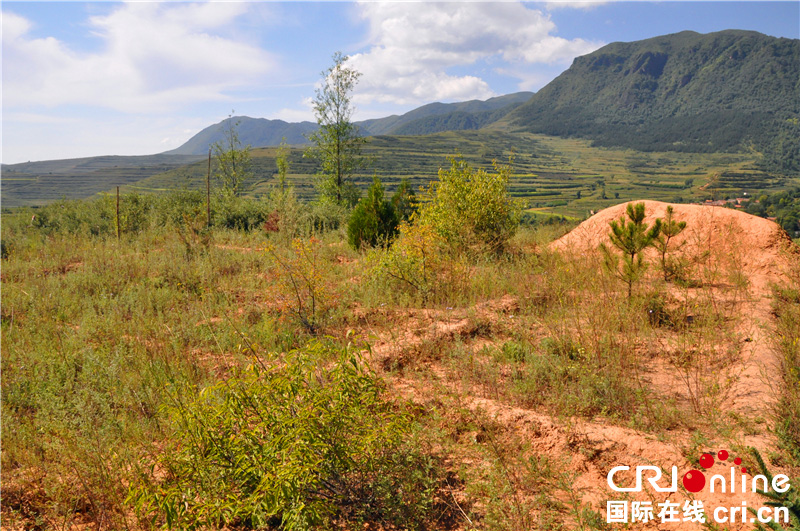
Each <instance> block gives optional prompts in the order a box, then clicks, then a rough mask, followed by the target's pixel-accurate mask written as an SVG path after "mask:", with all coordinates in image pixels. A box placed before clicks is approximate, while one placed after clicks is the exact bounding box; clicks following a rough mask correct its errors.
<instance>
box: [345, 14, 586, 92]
mask: <svg viewBox="0 0 800 531" xmlns="http://www.w3.org/2000/svg"><path fill="white" fill-rule="evenodd" d="M360 8H361V10H360V13H361V16H362V17H363V19H364V20H365V21H366V22H367V24H368V26H369V37H368V42H369V43H370V46H369V49H368V51H366V52H364V53H360V54H355V55H353V57H352V64H353V66H354V67H355V68H356V69H357V70H359V71H360V72H362V73H363V74H364V76H363V78H362V82H361V84H360V85H359V88H358V97H357V101H360V102H364V103H370V102H373V101H378V102H393V103H399V104H411V103H419V102H426V101H439V100H455V99H472V98H476V99H485V98H488V97H491V96H493V95H495V94H494V92H493V91H492V89H491V88H490V86H489V84H488V83H487V81H486V80H484V79H483V78H482V77H479V76H475V75H465V74H459V73H457V72H454V71H455V70H458V69H459V67H465V66H469V65H474V64H476V63H485V64H486V66H487V67H488V68H489V69H490V70H493V71H495V72H499V70H497V69H498V68H499V64H500V62H501V61H502V62H504V63H506V66H507V64H509V63H510V64H513V65H515V66H516V68H515V71H518V72H520V75H519V77H520V79H524V78H525V77H526V76H525V74H523V73H522V72H524V71H525V67H528V66H530V65H534V64H537V63H545V64H556V63H564V64H568V63H569V62H570V61H572V59H573V58H575V57H576V56H578V55H583V54H586V53H589V52H591V51H593V50H595V49H597V48H598V47H599V46H600V43H595V42H589V41H585V40H583V39H572V40H569V39H564V38H561V37H557V36H555V35H554V34H553V33H554V32H555V30H556V27H555V24H554V23H553V22H552V20H550V18H549V17H548V16H547V15H546V14H544V13H543V12H542V11H539V10H536V9H530V8H528V7H526V6H525V5H524V4H521V3H472V2H467V3H443V4H438V3H434V4H425V8H424V9H420V6H419V4H416V3H402V2H397V3H395V2H392V3H383V2H376V3H362V4H361V5H360ZM505 71H507V68H506V70H505Z"/></svg>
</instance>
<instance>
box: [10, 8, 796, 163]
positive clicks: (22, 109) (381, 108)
mask: <svg viewBox="0 0 800 531" xmlns="http://www.w3.org/2000/svg"><path fill="white" fill-rule="evenodd" d="M2 15H3V20H2V23H3V36H2V38H3V48H2V64H3V66H2V74H3V97H2V102H3V107H2V126H3V131H2V132H3V136H2V162H4V163H14V162H23V161H28V160H46V159H56V158H69V157H80V156H94V155H108V154H115V155H136V154H150V153H158V152H162V151H166V150H169V149H172V148H175V147H178V146H179V145H181V144H182V143H183V142H185V141H186V140H188V139H189V138H190V137H191V136H192V135H194V134H195V133H196V132H197V131H199V130H200V129H202V128H204V127H206V126H208V125H210V124H212V123H215V122H218V121H220V120H222V119H223V118H225V117H226V116H227V115H228V114H229V113H230V112H231V110H235V113H236V114H237V115H247V116H252V117H263V118H273V119H274V118H280V119H284V120H287V121H300V120H312V121H313V119H314V116H313V113H312V111H311V105H310V102H311V98H312V97H313V96H314V88H315V85H316V84H317V83H318V82H319V80H320V72H322V71H323V70H324V69H326V68H327V67H328V66H330V63H331V56H332V55H333V53H334V52H336V51H342V52H344V53H345V54H347V55H350V56H351V63H352V65H353V66H354V67H355V68H357V69H358V70H359V71H360V72H361V73H362V77H361V80H360V83H359V85H358V87H357V89H356V92H355V94H354V101H355V104H356V108H357V112H356V115H355V119H357V120H360V119H367V118H376V117H381V116H387V115H390V114H400V113H403V112H406V111H408V110H411V109H413V108H415V107H418V106H420V105H424V104H426V103H430V102H433V101H445V102H448V101H463V100H469V99H486V98H489V97H492V96H497V95H501V94H508V93H511V92H516V91H520V90H531V91H535V90H538V89H540V88H541V87H542V86H544V85H546V84H547V83H548V82H549V81H551V80H552V79H553V78H555V77H556V76H557V75H558V74H560V73H561V72H563V71H564V70H565V69H566V68H567V67H569V65H570V63H571V62H572V60H573V59H574V58H575V57H576V56H578V55H583V54H586V53H590V52H591V51H593V50H595V49H597V48H599V47H601V46H603V45H604V44H607V43H609V42H613V41H633V40H639V39H645V38H649V37H654V36H657V35H664V34H667V33H675V32H678V31H683V30H693V31H697V32H700V33H708V32H712V31H719V30H723V29H748V30H755V31H759V32H762V33H765V34H768V35H772V36H776V37H789V38H795V39H796V38H800V2H797V1H795V0H790V1H784V2H689V1H682V2H678V1H670V2H644V1H640V2H613V1H610V2H602V1H601V2H551V3H541V2H540V3H519V2H510V1H506V2H483V3H481V2H458V3H455V2H453V3H428V2H262V3H245V2H239V3H235V2H225V3H214V2H212V3H185V2H168V3H157V2H131V3H116V2H94V3H82V2H3V3H2Z"/></svg>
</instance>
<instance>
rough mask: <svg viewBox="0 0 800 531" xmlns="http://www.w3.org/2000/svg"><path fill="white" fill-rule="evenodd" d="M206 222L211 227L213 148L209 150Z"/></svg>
mask: <svg viewBox="0 0 800 531" xmlns="http://www.w3.org/2000/svg"><path fill="white" fill-rule="evenodd" d="M206 222H207V224H208V227H211V148H208V174H206Z"/></svg>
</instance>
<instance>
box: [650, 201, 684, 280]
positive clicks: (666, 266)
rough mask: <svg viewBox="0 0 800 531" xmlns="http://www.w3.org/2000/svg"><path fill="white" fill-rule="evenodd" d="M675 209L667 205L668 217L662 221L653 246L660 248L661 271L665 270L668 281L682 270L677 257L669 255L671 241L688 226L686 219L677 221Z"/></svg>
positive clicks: (665, 277) (665, 278)
mask: <svg viewBox="0 0 800 531" xmlns="http://www.w3.org/2000/svg"><path fill="white" fill-rule="evenodd" d="M674 213H675V210H674V209H673V208H672V206H668V207H667V217H666V218H664V220H663V221H662V222H661V231H660V233H659V235H658V237H657V238H656V239H655V240H653V246H654V247H655V248H656V249H658V252H659V254H660V255H661V271H663V272H664V280H665V281H668V280H669V279H670V278H671V277H674V276H676V274H677V273H678V271H679V270H680V263H679V261H676V260H675V259H672V258H670V257H669V256H667V253H668V252H669V242H670V240H671V239H672V238H674V237H675V236H677V235H678V234H680V233H681V232H683V229H685V228H686V222H685V221H675V219H674V217H673V216H674Z"/></svg>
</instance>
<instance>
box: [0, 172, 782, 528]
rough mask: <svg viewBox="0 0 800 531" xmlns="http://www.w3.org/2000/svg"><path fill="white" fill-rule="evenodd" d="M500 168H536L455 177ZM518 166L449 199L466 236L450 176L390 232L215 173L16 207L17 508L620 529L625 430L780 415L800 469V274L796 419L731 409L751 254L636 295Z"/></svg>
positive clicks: (648, 431)
mask: <svg viewBox="0 0 800 531" xmlns="http://www.w3.org/2000/svg"><path fill="white" fill-rule="evenodd" d="M480 171H483V172H484V175H483V177H484V178H486V179H488V180H489V181H490V183H489V184H492V183H494V184H497V183H503V182H505V183H513V181H514V179H515V177H514V176H513V175H511V174H510V173H509V174H507V175H508V177H504V176H503V175H501V174H500V171H499V170H498V171H497V172H494V173H493V172H490V171H487V170H476V169H473V168H472V167H471V166H469V165H467V164H462V163H460V162H452V161H451V163H450V169H449V170H443V173H445V174H446V175H447V176H449V173H448V172H456V173H458V177H459V178H460V179H462V181H459V183H460V186H461V187H454V188H452V189H451V188H448V189H447V190H462V191H463V189H464V186H465V185H464V183H465V182H470V181H469V179H475V178H476V175H477V174H478V173H479V172H480ZM476 182H477V181H476ZM431 190H432V191H435V192H436V193H437V194H438V193H444V191H445V187H442V188H439V187H438V186H434V187H432V188H431ZM510 191H513V188H512V187H510V186H509V188H505V189H504V188H503V187H502V186H499V185H498V186H489V185H487V188H486V189H485V190H484V192H487V193H488V192H492V194H494V195H492V198H494V199H497V200H496V201H495V200H494V199H493V200H488V199H485V198H486V197H488V196H485V195H481V196H480V197H481V198H484V199H481V204H480V205H473V206H475V207H476V208H475V210H474V211H473V210H466V211H464V210H459V209H458V208H453V209H452V210H449V211H448V212H450V213H451V214H452V215H453V216H463V217H462V218H459V219H460V220H461V223H458V221H459V219H453V220H448V222H449V223H447V224H443V225H442V227H444V228H445V229H448V230H449V229H453V230H456V229H457V232H456V236H457V237H449V236H451V233H449V232H447V231H446V230H442V231H441V232H440V231H439V230H438V229H439V228H440V227H438V226H437V223H434V222H432V221H430V219H431V218H430V216H431V215H432V214H431V212H434V211H432V210H427V209H428V208H432V207H431V205H432V204H433V203H434V201H435V199H434V195H433V192H430V194H429V195H423V196H422V197H421V198H420V203H421V207H420V209H419V210H418V211H417V212H416V213H412V214H411V215H410V216H409V218H408V219H407V220H405V221H402V222H401V223H400V225H399V229H398V230H399V232H398V235H397V237H396V238H395V240H394V241H393V242H392V244H391V245H390V246H388V248H376V249H367V250H356V249H353V248H352V247H351V246H350V245H348V243H347V232H346V224H345V223H344V219H345V217H344V215H343V214H342V212H345V214H346V211H343V210H341V209H336V208H333V207H332V205H330V203H328V207H331V208H332V209H331V210H325V209H324V208H323V206H322V204H320V203H315V204H313V205H310V204H308V203H303V202H302V200H300V199H297V198H296V197H294V196H293V195H292V194H291V193H290V190H289V188H288V186H287V188H286V189H284V192H286V193H279V191H278V190H277V188H276V189H275V192H276V193H275V194H272V195H269V196H267V197H263V198H261V199H258V200H255V199H251V198H247V197H240V198H236V201H237V203H235V204H236V205H237V208H238V209H240V210H237V211H240V212H255V213H256V214H257V215H256V214H254V215H253V216H254V217H253V219H259V220H260V221H253V222H248V223H239V224H236V223H228V222H227V221H226V220H229V219H232V218H231V215H230V214H226V213H225V211H224V210H223V208H224V205H223V204H222V203H220V202H217V203H212V224H211V227H207V226H206V225H207V224H206V219H205V204H204V199H205V198H204V196H203V194H199V193H196V192H191V191H185V192H179V193H173V194H165V195H160V196H156V195H136V196H129V195H127V194H126V195H123V197H122V201H121V203H122V206H123V208H126V209H127V210H126V211H125V212H126V215H125V219H126V220H129V222H126V223H123V230H122V235H121V238H120V239H119V240H117V238H116V234H115V227H114V204H113V202H111V201H110V200H109V199H108V198H102V197H101V198H98V199H96V200H93V201H84V202H70V201H61V202H58V203H54V204H52V205H50V206H47V207H44V208H39V209H35V211H34V210H32V209H23V210H19V211H16V212H12V213H8V212H6V213H4V214H3V224H2V231H3V233H2V243H3V250H4V255H3V256H4V257H3V269H2V273H3V305H2V307H0V313H1V317H2V336H1V339H2V350H3V357H2V360H0V361H1V363H2V371H3V376H4V382H3V389H2V419H3V422H4V427H5V429H6V431H5V433H4V439H3V454H2V467H3V482H4V484H3V492H2V496H3V500H2V501H3V503H2V510H3V519H4V528H5V526H6V525H8V526H9V528H10V529H16V528H24V527H28V528H40V529H61V528H67V527H70V526H77V525H90V526H92V527H96V528H98V529H120V528H128V529H148V528H152V527H159V526H162V525H166V526H167V527H172V528H173V529H180V528H192V527H196V528H202V527H204V526H205V527H212V528H213V527H218V526H227V527H228V528H230V529H244V528H261V529H279V528H284V529H292V528H296V529H301V528H352V527H353V526H361V525H366V526H367V527H369V526H373V527H375V526H383V527H384V528H387V529H390V528H398V529H400V528H419V529H423V528H425V529H498V530H499V529H526V530H527V529H536V528H537V527H538V528H542V529H547V528H558V527H559V526H560V527H562V528H568V529H603V528H604V526H605V523H604V521H603V520H604V519H603V510H604V506H603V505H602V504H599V503H598V502H597V501H596V497H595V498H593V497H591V496H590V495H589V492H588V491H587V490H584V489H583V487H581V486H582V485H586V484H587V482H590V483H591V482H592V481H594V482H597V481H600V483H598V484H601V483H602V478H603V477H604V476H603V474H605V473H607V471H608V469H609V468H610V466H611V465H612V464H613V463H615V462H616V460H617V459H621V458H622V457H621V456H623V455H625V456H627V455H628V454H627V452H629V451H630V448H629V447H622V448H617V447H616V446H614V445H610V446H609V445H608V444H606V443H607V442H608V441H609V440H617V439H616V438H615V437H616V436H617V435H614V434H618V433H617V432H616V431H614V430H628V431H626V432H625V434H626V435H625V437H624V438H620V439H619V440H620V441H623V440H625V438H635V439H636V441H637V444H638V443H639V442H642V444H645V443H644V442H643V441H646V444H648V445H656V444H658V445H663V446H661V447H660V448H673V447H674V446H675V445H678V446H681V445H683V444H684V442H685V441H686V440H688V439H693V438H694V439H698V440H700V439H702V440H704V441H715V442H717V441H719V440H720V439H721V438H723V437H724V438H728V437H729V438H731V439H735V438H736V437H738V436H740V435H741V434H742V433H748V434H749V433H754V432H755V433H765V432H766V431H767V430H768V429H769V430H774V432H775V434H776V435H777V440H778V441H779V442H780V447H779V448H778V450H777V451H776V452H775V454H774V455H771V459H773V461H774V463H775V466H778V467H782V469H785V470H789V471H792V470H795V471H796V470H797V468H796V467H797V461H796V460H797V453H796V452H797V445H798V443H797V434H796V433H795V432H796V430H794V426H796V424H797V421H796V417H797V415H796V410H797V407H796V405H797V403H798V400H797V397H796V396H795V395H796V393H795V392H794V390H795V389H796V388H797V382H796V379H794V377H793V376H792V375H793V374H794V372H796V371H795V370H794V369H795V368H796V367H795V366H796V363H794V362H793V360H794V358H793V357H792V355H793V354H794V353H796V350H797V349H796V345H795V343H793V341H794V340H795V338H796V334H794V333H793V331H794V330H795V329H796V326H797V325H796V317H797V316H796V315H795V314H796V313H797V312H796V311H795V310H796V309H797V308H796V307H797V304H796V302H797V300H796V299H797V297H796V293H795V292H796V291H797V286H796V284H797V281H796V279H795V280H793V279H794V278H795V277H792V276H791V275H789V276H786V282H785V283H783V284H781V285H780V286H779V287H776V288H775V299H774V300H775V303H774V310H775V313H776V315H777V317H776V321H775V323H774V324H775V326H776V334H775V335H774V338H775V341H774V348H775V350H776V352H780V353H781V355H782V356H783V359H785V364H784V368H783V370H782V372H781V373H780V374H781V375H783V376H782V378H784V380H782V381H781V382H780V385H776V389H775V391H776V393H777V394H776V397H777V400H776V408H775V410H774V417H771V418H766V417H765V418H764V419H762V420H760V421H757V420H752V421H748V422H745V421H741V422H739V421H737V423H735V424H734V425H733V426H731V423H730V422H729V418H730V417H729V416H727V415H728V413H727V412H726V411H725V410H723V408H722V407H721V406H720V404H722V403H723V401H724V400H726V399H727V397H728V396H729V394H730V393H731V392H732V391H731V389H733V386H734V384H735V383H736V372H735V370H738V369H737V368H739V369H740V368H741V367H742V365H741V360H742V352H743V349H745V348H747V346H748V345H749V343H748V342H747V341H746V340H745V336H743V335H742V334H744V333H745V332H743V331H742V330H741V322H742V321H741V319H742V318H741V317H740V315H741V314H742V313H743V311H744V310H743V308H747V307H749V306H747V305H748V304H750V302H749V299H748V298H747V297H746V296H745V295H743V293H744V292H745V291H746V290H747V289H748V286H749V285H750V284H749V280H748V279H747V277H746V275H745V273H744V272H743V271H744V270H743V269H742V267H743V266H742V263H743V261H742V258H741V256H739V255H737V254H735V253H733V254H731V255H730V256H728V255H727V254H726V255H725V257H723V258H724V259H722V258H720V259H716V261H715V260H712V258H714V256H710V257H704V258H703V260H704V261H703V260H699V259H698V260H694V261H693V262H692V266H693V269H692V271H691V273H692V274H693V275H694V276H695V277H696V278H697V281H696V283H694V284H691V285H690V284H676V283H666V282H664V280H663V275H662V272H661V271H655V272H653V271H651V272H648V273H644V274H642V275H640V276H639V277H637V283H638V284H637V289H636V290H635V291H634V292H632V294H631V297H630V298H628V297H626V293H625V292H624V290H622V289H619V287H620V286H621V284H620V283H619V280H618V279H617V278H616V277H615V276H614V275H613V274H611V273H609V272H608V271H606V270H604V269H603V268H602V262H603V261H602V257H601V256H600V255H598V254H592V253H583V254H578V255H575V256H573V255H570V254H569V253H567V252H561V251H556V250H554V249H552V248H551V247H550V243H551V242H552V240H553V239H555V238H557V237H558V236H560V235H562V234H563V233H564V232H565V231H566V230H567V228H569V225H563V224H561V223H557V224H548V223H545V222H543V221H539V222H536V223H532V224H527V225H521V226H518V227H517V226H516V225H515V224H514V221H515V220H516V219H517V218H516V217H515V216H516V214H515V212H516V211H515V208H514V202H513V198H512V197H510V196H511V194H510V193H509V192H510ZM410 195H411V194H409V193H408V190H406V192H405V193H404V197H406V198H408V197H409V196H410ZM379 196H380V194H378V193H377V190H376V193H374V194H373V196H372V199H373V200H375V201H376V203H377V202H378V201H377V199H378V198H380V201H379V202H380V204H382V205H385V204H387V203H389V201H386V199H385V198H383V197H379ZM408 203H409V204H413V201H411V200H408ZM398 204H399V202H398ZM443 204H446V205H450V203H449V202H443ZM458 204H459V203H458V202H453V205H458ZM492 205H494V206H492ZM477 206H480V208H477ZM326 208H327V207H326ZM495 210H497V211H499V214H501V218H500V219H501V222H499V223H498V224H497V225H492V224H491V223H488V224H486V223H482V222H478V221H476V220H480V219H483V217H482V216H484V215H486V216H488V215H489V214H492V213H496V212H494V211H495ZM676 210H677V207H676ZM443 211H444V210H442V212H443ZM34 212H35V213H36V217H35V218H33V219H32V218H31V216H32V215H33V213H34ZM274 212H280V217H279V218H278V219H277V220H275V219H272V218H270V217H269V216H271V215H272V214H273V213H274ZM412 212H413V210H412ZM435 212H436V213H437V214H440V215H441V212H440V211H438V210H436V211H435ZM476 212H477V213H476ZM634 214H635V212H634ZM262 215H263V216H265V217H264V218H259V217H257V216H262ZM676 215H677V214H676ZM634 217H635V216H634ZM630 223H634V222H633V221H631V220H630V219H629V220H627V221H625V223H624V224H625V225H628V224H630ZM486 227H488V229H486ZM694 228H695V227H691V229H694ZM466 229H470V230H471V231H473V232H472V233H467V232H465V231H466ZM687 230H688V229H687ZM636 231H639V229H636V230H635V231H634V232H635V234H639V232H636ZM604 232H606V233H607V232H608V229H607V226H606V227H605V228H604ZM642 232H643V233H645V234H646V233H647V232H648V230H647V229H646V227H643V228H642ZM487 235H489V236H487ZM678 237H680V238H685V234H681V235H679V236H678ZM676 238H677V237H676ZM500 241H502V244H498V242H500ZM595 248H596V246H595ZM675 249H677V247H675ZM673 250H674V249H673V248H672V243H670V252H672V251H673ZM681 251H685V249H681ZM707 251H708V253H711V254H712V255H713V253H716V252H723V251H724V252H725V253H728V250H718V249H714V248H709V249H707ZM704 252H705V250H704ZM634 260H635V257H634ZM703 268H707V269H709V271H705V270H704V269H703ZM711 269H713V271H712V270H711ZM735 278H741V279H742V282H739V283H734V282H732V281H730V279H735ZM639 286H641V287H639ZM747 337H749V336H747ZM363 341H366V342H368V343H370V344H371V347H369V346H367V345H366V344H365V343H363ZM795 357H796V356H795ZM794 361H796V360H794ZM709 368H710V369H711V370H708V369H709ZM667 377H668V378H670V379H668V380H667V381H666V382H664V381H662V380H661V379H664V378H667ZM276 390H280V391H281V392H275V391H276ZM615 444H624V443H621V442H620V443H615ZM305 450H308V451H305ZM277 456H281V457H280V459H279V458H278V457H277ZM626 458H627V457H626ZM226 463H228V464H230V466H228V465H226ZM278 463H280V465H278ZM793 467H795V468H793ZM597 478H600V480H598V479H597ZM280 485H282V486H283V488H277V486H280ZM596 494H597V492H596V491H595V490H594V487H593V488H592V495H595V496H596ZM234 498H235V499H236V503H233V502H232V500H233V499H234Z"/></svg>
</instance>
